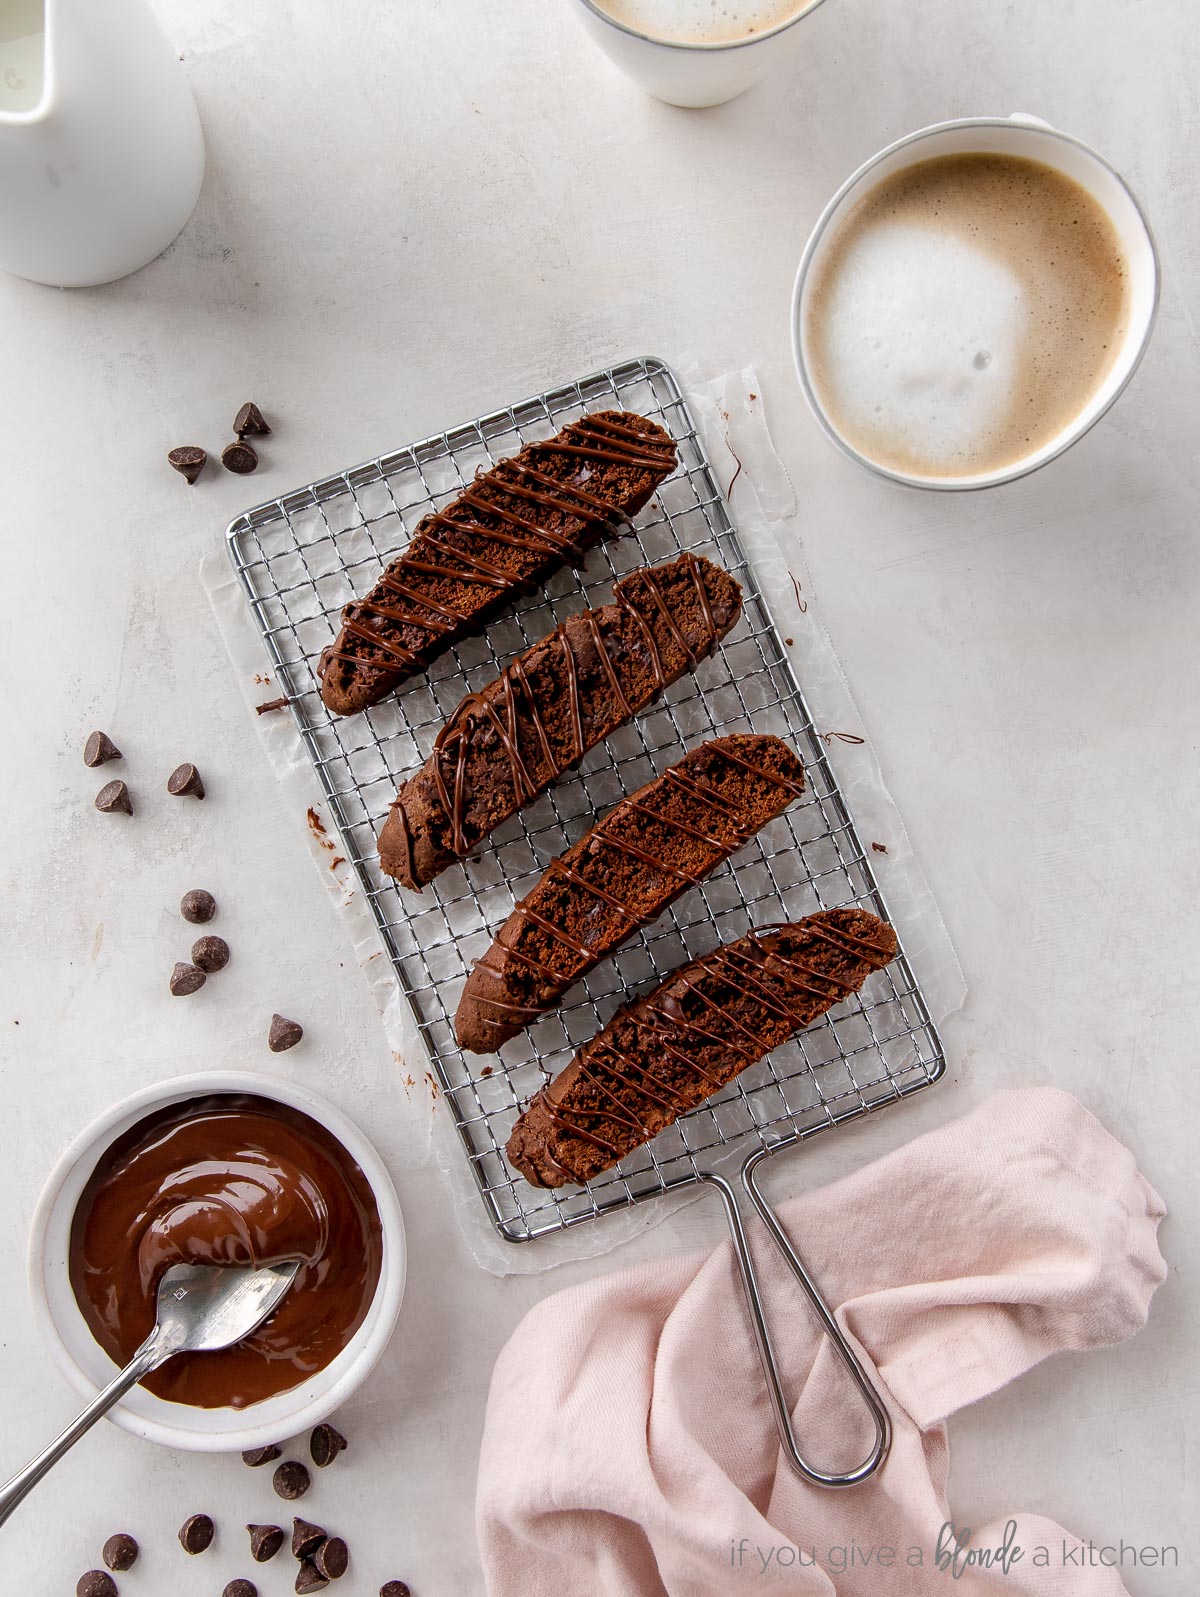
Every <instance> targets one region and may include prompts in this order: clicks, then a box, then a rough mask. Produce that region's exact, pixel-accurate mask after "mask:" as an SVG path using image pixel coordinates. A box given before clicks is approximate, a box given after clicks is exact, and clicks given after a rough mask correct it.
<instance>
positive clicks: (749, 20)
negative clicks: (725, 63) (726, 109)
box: [595, 0, 813, 45]
mask: <svg viewBox="0 0 1200 1597" xmlns="http://www.w3.org/2000/svg"><path fill="white" fill-rule="evenodd" d="M595 3H596V5H597V6H598V7H599V9H600V10H601V11H603V12H604V14H605V15H606V16H609V17H611V18H612V20H613V21H614V22H619V23H621V24H622V25H623V26H624V27H626V28H632V29H633V31H634V32H635V33H644V34H646V35H647V36H648V37H649V38H651V39H662V40H665V41H666V42H667V43H669V44H700V45H704V44H707V45H721V44H741V43H743V42H744V41H745V40H748V39H755V38H757V37H758V36H759V35H760V34H763V33H769V32H770V31H771V29H772V28H778V27H780V26H781V25H782V24H783V23H785V22H790V21H791V20H792V18H793V17H798V16H800V14H801V13H802V12H804V11H807V10H809V8H810V7H811V6H812V4H813V0H804V4H803V5H797V4H796V0H790V3H788V4H785V3H783V0H595Z"/></svg>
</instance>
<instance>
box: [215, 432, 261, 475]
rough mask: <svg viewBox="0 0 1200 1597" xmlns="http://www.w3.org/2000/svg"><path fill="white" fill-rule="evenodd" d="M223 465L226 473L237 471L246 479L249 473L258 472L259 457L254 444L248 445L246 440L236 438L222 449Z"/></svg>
mask: <svg viewBox="0 0 1200 1597" xmlns="http://www.w3.org/2000/svg"><path fill="white" fill-rule="evenodd" d="M221 464H222V465H223V466H224V467H225V470H226V471H235V472H237V474H238V476H239V477H245V476H246V475H247V474H248V473H249V472H252V471H257V470H258V456H257V454H256V453H255V451H254V446H253V444H248V443H247V442H246V440H245V439H244V438H235V439H234V441H233V442H232V443H231V444H226V445H225V447H224V449H222V451H221Z"/></svg>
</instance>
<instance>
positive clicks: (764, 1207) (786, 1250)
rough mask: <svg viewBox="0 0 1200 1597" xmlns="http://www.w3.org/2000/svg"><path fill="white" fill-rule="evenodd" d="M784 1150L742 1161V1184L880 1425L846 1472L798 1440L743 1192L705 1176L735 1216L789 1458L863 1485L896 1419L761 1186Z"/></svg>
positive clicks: (822, 1479) (817, 1478) (814, 1476)
mask: <svg viewBox="0 0 1200 1597" xmlns="http://www.w3.org/2000/svg"><path fill="white" fill-rule="evenodd" d="M778 1151H779V1150H778V1149H777V1148H758V1149H756V1150H755V1151H754V1152H753V1153H752V1154H751V1155H750V1156H749V1158H748V1159H747V1160H746V1162H745V1163H744V1164H743V1165H742V1171H741V1183H742V1186H743V1187H744V1189H745V1191H746V1194H747V1196H748V1197H749V1199H750V1201H751V1203H752V1204H753V1205H754V1208H755V1210H756V1211H757V1213H758V1216H759V1218H760V1219H761V1220H762V1222H763V1224H764V1225H765V1226H766V1228H767V1231H768V1233H769V1234H770V1236H771V1238H772V1239H773V1241H774V1243H775V1245H776V1247H777V1248H778V1249H779V1251H780V1252H781V1253H782V1254H783V1257H784V1258H785V1260H786V1261H787V1264H788V1267H789V1269H790V1270H791V1272H792V1274H793V1275H794V1276H795V1277H796V1280H797V1281H798V1282H799V1283H800V1285H801V1286H802V1287H803V1288H804V1292H805V1296H806V1297H807V1298H808V1301H809V1302H810V1303H811V1305H812V1307H813V1310H814V1311H815V1313H816V1316H817V1318H818V1320H820V1322H821V1326H822V1329H823V1330H824V1332H825V1334H826V1336H827V1337H828V1338H829V1340H830V1342H831V1343H832V1344H833V1348H834V1351H835V1352H836V1353H837V1355H838V1357H839V1358H840V1359H841V1361H842V1363H843V1365H844V1366H845V1368H846V1371H847V1373H848V1374H849V1375H850V1378H851V1380H852V1381H853V1382H854V1384H855V1386H856V1387H857V1388H858V1391H859V1393H860V1395H861V1397H862V1400H863V1402H864V1404H865V1405H866V1407H867V1410H868V1412H869V1413H870V1416H871V1420H872V1422H873V1424H874V1426H875V1441H874V1444H873V1446H872V1448H871V1451H870V1452H869V1453H868V1454H867V1456H866V1458H865V1459H864V1460H863V1461H862V1463H861V1464H859V1465H857V1466H856V1467H855V1468H854V1469H851V1470H846V1471H837V1470H823V1469H818V1468H817V1466H816V1465H815V1464H810V1463H809V1461H808V1459H806V1458H805V1456H804V1454H803V1453H802V1452H801V1450H800V1444H799V1442H798V1441H797V1440H796V1432H795V1428H794V1427H793V1425H792V1415H791V1410H790V1408H789V1407H788V1401H787V1397H786V1396H785V1394H784V1390H783V1380H782V1377H781V1376H780V1373H779V1360H778V1358H777V1357H776V1353H775V1346H774V1343H773V1342H772V1340H771V1329H770V1326H769V1324H768V1322H767V1316H766V1310H765V1308H764V1305H763V1297H762V1290H761V1288H760V1286H759V1283H758V1273H757V1271H756V1269H755V1265H754V1257H753V1255H752V1254H751V1252H750V1244H749V1240H748V1238H747V1235H746V1224H745V1219H744V1218H743V1215H742V1210H741V1207H740V1204H739V1199H738V1194H737V1191H736V1189H735V1188H734V1187H733V1185H732V1184H731V1183H730V1182H729V1181H727V1180H726V1179H725V1178H724V1177H723V1176H719V1175H703V1176H701V1177H700V1179H701V1180H702V1181H704V1182H707V1183H708V1185H710V1186H713V1187H716V1189H717V1191H718V1192H719V1193H720V1194H721V1200H722V1202H723V1204H724V1206H725V1217H726V1219H727V1220H728V1221H729V1230H730V1233H731V1235H732V1237H733V1251H734V1257H735V1258H736V1259H737V1263H738V1270H739V1272H740V1274H741V1277H742V1285H743V1287H744V1288H745V1291H746V1303H747V1305H748V1307H749V1309H750V1320H751V1324H752V1325H753V1327H754V1339H755V1341H756V1342H757V1343H758V1351H759V1355H760V1357H761V1359H762V1366H763V1373H764V1374H765V1376H766V1378H767V1389H768V1392H769V1394H770V1398H771V1407H772V1408H773V1409H774V1411H775V1424H776V1427H777V1429H778V1431H779V1440H780V1444H781V1445H782V1447H783V1452H784V1457H785V1458H786V1459H787V1461H788V1463H789V1464H790V1465H791V1467H792V1468H793V1469H794V1470H795V1472H796V1474H797V1475H799V1476H800V1477H801V1478H802V1479H803V1480H806V1481H808V1482H810V1484H811V1485H813V1486H826V1487H837V1486H858V1485H861V1483H862V1482H863V1481H865V1480H869V1479H870V1477H871V1476H872V1475H874V1473H875V1472H876V1470H877V1469H879V1467H880V1466H881V1465H882V1464H883V1462H884V1460H885V1459H886V1458H887V1456H888V1449H889V1448H890V1447H891V1445H892V1424H891V1420H890V1419H889V1418H888V1413H887V1410H886V1409H885V1408H884V1406H883V1404H882V1403H881V1402H880V1400H879V1397H878V1394H877V1393H876V1391H875V1388H874V1387H873V1386H872V1384H871V1379H870V1377H869V1376H868V1374H867V1372H866V1370H864V1369H863V1367H862V1363H861V1362H860V1360H859V1358H858V1355H857V1354H856V1353H855V1351H854V1349H853V1348H852V1347H851V1346H850V1343H849V1342H848V1341H847V1339H846V1335H845V1332H844V1331H843V1330H842V1328H841V1326H840V1325H839V1324H838V1323H837V1320H836V1319H835V1318H834V1315H833V1313H832V1311H831V1310H830V1308H829V1305H828V1304H827V1303H826V1302H825V1299H824V1298H823V1297H822V1296H821V1293H820V1291H819V1290H818V1288H817V1286H816V1283H815V1282H814V1281H813V1279H812V1277H811V1276H810V1275H809V1273H808V1271H807V1270H806V1269H805V1267H804V1262H803V1260H802V1259H801V1258H800V1255H799V1254H798V1253H797V1252H796V1249H795V1247H794V1246H793V1245H792V1241H791V1238H790V1237H789V1236H788V1234H787V1232H786V1231H785V1230H784V1229H783V1227H782V1226H781V1225H780V1223H779V1221H778V1220H777V1219H776V1217H775V1214H774V1211H773V1210H772V1208H771V1206H770V1204H769V1203H768V1202H767V1200H766V1198H764V1197H763V1195H762V1193H761V1191H760V1190H759V1188H758V1185H757V1181H756V1175H757V1172H758V1169H759V1166H760V1165H761V1164H762V1163H763V1162H764V1161H765V1160H766V1159H768V1158H769V1157H770V1155H771V1154H772V1153H776V1152H778Z"/></svg>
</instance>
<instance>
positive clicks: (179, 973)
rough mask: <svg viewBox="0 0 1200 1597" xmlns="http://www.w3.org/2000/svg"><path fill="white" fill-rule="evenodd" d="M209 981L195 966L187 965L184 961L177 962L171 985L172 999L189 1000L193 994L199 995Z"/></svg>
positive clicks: (172, 973)
mask: <svg viewBox="0 0 1200 1597" xmlns="http://www.w3.org/2000/svg"><path fill="white" fill-rule="evenodd" d="M207 980H208V977H207V976H205V974H204V972H203V971H202V970H197V969H196V967H195V965H185V964H184V963H183V961H182V960H177V961H176V964H175V969H174V970H173V971H172V972H171V980H170V983H169V985H170V988H171V997H172V998H187V997H188V996H189V995H190V994H191V993H198V992H199V991H200V989H201V987H203V986H204V983H205V982H206V981H207Z"/></svg>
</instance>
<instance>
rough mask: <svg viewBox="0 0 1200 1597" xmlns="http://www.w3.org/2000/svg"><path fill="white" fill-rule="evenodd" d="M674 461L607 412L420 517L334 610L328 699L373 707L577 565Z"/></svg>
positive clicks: (645, 425)
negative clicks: (359, 595) (380, 567)
mask: <svg viewBox="0 0 1200 1597" xmlns="http://www.w3.org/2000/svg"><path fill="white" fill-rule="evenodd" d="M675 458H676V456H675V444H674V442H673V440H672V438H671V435H670V433H668V432H666V431H665V430H664V429H663V428H662V427H659V426H658V425H657V424H656V423H654V422H652V421H647V420H646V419H645V418H644V417H642V416H637V415H634V414H633V412H631V411H624V410H605V411H600V412H598V413H597V414H596V415H594V416H583V417H581V418H580V419H579V420H578V421H573V422H568V423H567V425H566V426H565V427H564V428H563V429H562V431H561V432H559V433H558V434H557V435H556V436H555V437H553V438H547V439H545V440H540V441H538V442H536V443H531V444H527V445H526V446H525V448H524V449H522V450H521V452H520V454H518V455H514V456H513V457H512V458H511V459H508V460H502V461H500V462H499V463H498V464H497V465H495V466H493V467H492V469H491V470H490V471H488V472H486V473H484V474H483V475H481V476H479V477H476V479H475V481H474V482H472V483H471V484H470V485H469V486H468V487H466V488H464V489H463V491H462V493H461V494H459V496H458V498H457V499H455V500H454V501H453V502H452V503H451V504H449V505H447V506H446V507H445V509H444V510H439V511H437V512H436V513H435V514H433V515H428V516H426V517H424V519H423V520H422V521H421V523H420V525H419V526H418V527H417V529H416V531H415V532H414V534H413V538H412V542H411V543H410V544H409V545H408V548H407V549H405V551H404V553H403V554H402V555H400V556H399V557H398V558H397V559H395V560H393V561H392V562H391V564H390V565H389V566H388V567H387V569H386V571H385V572H384V573H383V575H382V577H380V579H379V581H378V582H377V583H376V584H375V586H374V587H373V588H372V589H371V591H370V592H369V593H368V594H367V595H366V597H365V598H363V599H357V600H355V601H354V602H353V603H351V604H348V605H347V606H346V608H345V610H344V611H343V612H342V628H341V631H340V632H339V633H338V635H337V637H336V639H335V640H334V642H333V643H332V645H331V646H330V647H329V648H328V649H326V650H325V651H324V652H323V654H322V656H321V660H320V664H319V668H318V669H319V674H320V678H321V697H322V699H324V701H325V703H326V705H328V707H329V708H330V709H331V710H332V711H333V712H334V713H335V714H337V715H353V714H355V713H356V712H357V711H359V710H365V709H366V708H367V707H368V705H372V704H376V703H378V701H379V700H380V699H382V698H384V697H385V696H386V695H387V694H389V693H391V692H392V690H393V689H394V688H396V687H398V686H399V685H400V684H401V683H402V682H404V681H406V680H407V678H409V677H411V676H413V675H415V674H416V673H417V672H420V671H424V670H425V668H426V667H427V666H428V665H429V663H430V662H431V661H432V660H434V659H435V658H436V657H437V656H438V655H439V654H441V653H442V651H443V650H445V649H448V648H449V647H450V646H451V644H453V643H456V642H457V641H458V640H459V639H460V638H462V637H465V636H467V635H468V634H469V633H472V632H478V631H479V630H480V629H481V628H482V627H483V625H484V623H485V622H486V621H487V620H488V619H489V618H490V617H491V616H493V615H494V614H495V613H496V611H497V610H499V609H500V608H501V607H502V606H503V605H504V604H506V603H507V602H508V601H509V600H511V599H512V598H513V597H514V595H516V594H517V593H518V592H521V591H522V590H530V589H534V588H537V587H540V586H541V585H542V584H543V583H545V582H546V580H547V579H548V578H549V577H550V576H551V575H552V574H553V573H554V572H555V571H557V570H558V568H559V567H560V566H562V565H563V564H565V563H566V562H567V561H575V562H578V561H581V560H582V559H583V558H584V556H585V555H586V553H587V551H588V549H590V548H591V547H592V545H593V544H595V543H597V542H599V540H600V539H601V538H603V537H605V536H607V535H608V534H609V533H611V532H613V531H614V530H615V529H616V527H617V526H618V525H619V523H621V522H622V521H624V520H626V519H627V518H628V517H630V516H632V515H634V514H635V512H637V511H638V510H640V509H641V508H642V506H643V505H644V504H645V503H646V501H647V500H648V499H649V497H650V495H651V494H652V493H653V492H654V490H655V488H657V487H658V485H659V483H661V482H662V481H663V479H664V478H665V477H667V476H668V475H669V474H670V473H671V471H673V470H674V467H675Z"/></svg>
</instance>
